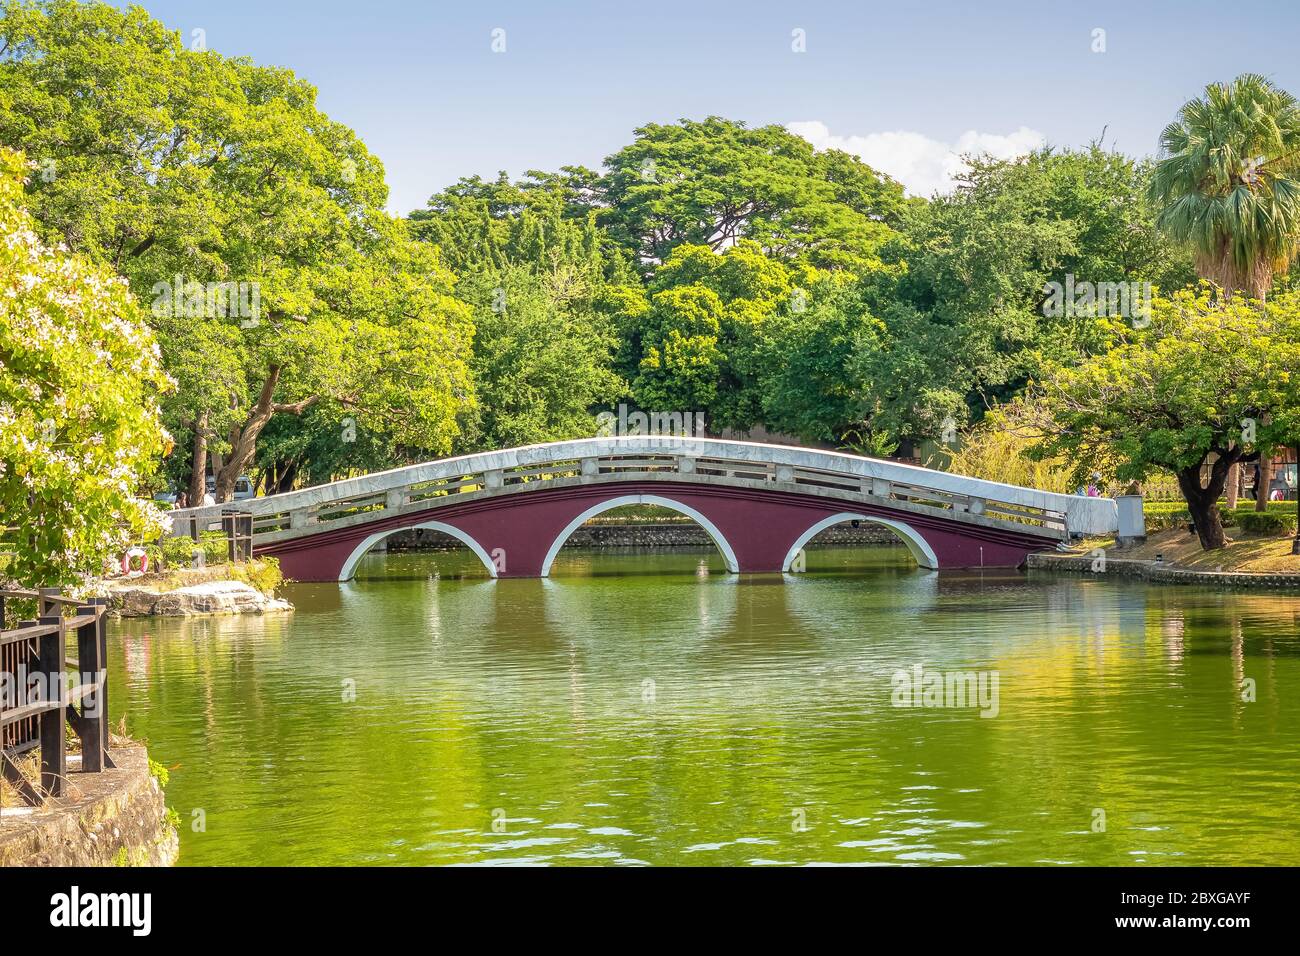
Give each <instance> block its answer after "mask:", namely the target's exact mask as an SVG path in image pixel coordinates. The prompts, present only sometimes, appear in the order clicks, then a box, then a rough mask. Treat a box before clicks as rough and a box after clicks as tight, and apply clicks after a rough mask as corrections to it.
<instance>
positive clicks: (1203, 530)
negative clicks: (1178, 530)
mask: <svg viewBox="0 0 1300 956" xmlns="http://www.w3.org/2000/svg"><path fill="white" fill-rule="evenodd" d="M1240 454H1241V453H1240V452H1234V453H1231V455H1232V457H1231V458H1229V457H1226V456H1223V455H1221V456H1220V457H1219V458H1218V459H1217V460H1216V461H1215V462H1214V464H1213V465H1212V466H1211V468H1210V481H1209V483H1208V484H1207V485H1205V486H1202V485H1201V467H1200V466H1199V465H1194V466H1192V467H1191V468H1184V469H1183V470H1182V471H1180V472H1178V488H1179V490H1181V491H1182V493H1183V499H1184V500H1185V501H1186V502H1187V510H1188V511H1189V512H1190V513H1191V516H1192V522H1193V523H1194V524H1195V525H1196V537H1197V538H1198V539H1200V542H1201V548H1202V549H1204V550H1206V551H1213V550H1215V549H1216V548H1222V547H1223V546H1224V545H1226V544H1227V543H1228V539H1227V536H1226V535H1225V534H1224V533H1223V519H1222V517H1221V516H1220V515H1219V497H1220V496H1221V495H1222V494H1223V485H1224V482H1225V481H1226V480H1227V477H1228V469H1229V468H1231V467H1232V464H1233V463H1234V462H1235V461H1237V459H1238V458H1239V457H1240Z"/></svg>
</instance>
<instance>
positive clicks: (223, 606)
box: [109, 581, 293, 617]
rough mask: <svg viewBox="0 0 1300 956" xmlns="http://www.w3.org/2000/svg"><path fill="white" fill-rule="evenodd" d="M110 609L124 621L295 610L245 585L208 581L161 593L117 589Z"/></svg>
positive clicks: (111, 599)
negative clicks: (157, 616)
mask: <svg viewBox="0 0 1300 956" xmlns="http://www.w3.org/2000/svg"><path fill="white" fill-rule="evenodd" d="M109 606H110V607H111V608H112V609H113V610H114V611H116V612H117V613H118V614H120V615H121V616H122V617H145V616H147V615H150V614H162V615H167V616H171V617H181V616H186V615H193V614H267V613H271V612H277V611H292V610H293V606H292V605H291V604H289V602H288V601H282V600H279V599H278V598H273V597H268V596H267V595H265V594H263V593H262V592H261V591H259V590H257V589H256V588H253V587H250V586H249V585H247V584H245V583H243V582H242V581H205V582H204V583H202V584H191V585H188V586H187V587H183V588H177V589H176V590H174V591H166V592H161V593H160V592H158V591H151V590H149V589H148V588H141V587H123V588H114V589H112V590H111V591H110V592H109Z"/></svg>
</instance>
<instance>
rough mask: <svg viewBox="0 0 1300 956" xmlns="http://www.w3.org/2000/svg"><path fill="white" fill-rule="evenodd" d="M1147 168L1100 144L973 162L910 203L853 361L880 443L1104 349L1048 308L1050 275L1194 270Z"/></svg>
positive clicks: (1185, 273)
mask: <svg viewBox="0 0 1300 956" xmlns="http://www.w3.org/2000/svg"><path fill="white" fill-rule="evenodd" d="M1149 172H1150V171H1149V168H1148V167H1147V166H1146V165H1145V164H1143V163H1138V162H1135V161H1134V160H1132V159H1130V158H1128V157H1125V156H1123V155H1121V154H1118V153H1114V152H1110V151H1107V150H1104V149H1102V148H1101V147H1100V146H1099V145H1093V146H1091V147H1089V148H1088V149H1085V150H1056V149H1051V148H1045V149H1042V150H1038V151H1036V152H1034V153H1031V154H1029V155H1028V156H1024V157H1021V158H1018V159H1014V160H994V159H988V158H976V159H974V160H973V161H972V162H971V164H970V169H969V170H968V172H967V173H966V174H964V176H963V177H962V178H961V180H960V181H959V183H958V186H957V189H956V190H954V191H953V192H952V193H951V194H948V195H943V196H938V197H936V198H935V200H934V201H933V202H931V203H929V204H928V205H925V206H917V207H915V208H913V209H912V210H911V211H910V213H909V215H908V218H907V220H906V221H905V223H904V224H903V227H902V230H903V233H904V237H903V238H902V239H900V240H897V241H895V242H892V243H890V244H889V245H888V246H887V247H886V248H885V249H884V250H883V252H882V255H883V257H884V259H885V260H886V262H887V263H889V264H890V265H891V266H893V268H886V269H880V270H876V271H874V272H872V273H871V274H870V275H869V276H867V277H866V279H865V280H864V282H863V306H864V308H865V309H866V310H867V311H868V312H870V313H871V314H873V315H875V316H877V317H878V318H880V320H881V321H882V322H883V323H884V326H885V327H884V330H883V332H882V334H881V335H880V336H879V338H878V340H876V343H875V347H874V348H870V349H865V350H863V351H862V352H860V353H859V354H858V355H857V356H856V357H855V359H854V361H853V362H851V363H850V374H851V375H852V377H853V378H855V379H857V380H860V381H862V382H864V383H865V385H866V394H865V401H866V408H867V416H868V419H867V427H868V429H869V430H870V431H871V432H872V433H874V434H876V435H878V436H881V438H880V439H879V440H880V442H881V443H882V444H889V442H890V441H892V442H895V443H897V442H899V441H904V440H906V439H918V438H938V437H939V435H940V429H941V428H942V426H943V424H944V423H945V422H946V421H948V420H949V419H951V422H952V423H954V424H961V423H963V422H964V421H967V420H971V419H977V418H978V417H979V416H980V415H981V414H982V413H983V410H984V409H986V408H988V407H991V406H992V405H994V404H1000V403H1003V402H1006V401H1008V400H1010V399H1011V398H1013V397H1014V396H1015V395H1017V394H1019V393H1020V392H1021V391H1022V390H1023V389H1024V387H1025V385H1026V383H1027V382H1028V381H1029V379H1030V378H1031V377H1032V376H1033V375H1034V374H1036V372H1037V371H1038V370H1039V369H1040V368H1041V365H1042V362H1043V361H1044V360H1045V359H1051V360H1054V361H1058V362H1067V363H1068V362H1071V361H1075V360H1077V358H1078V357H1080V356H1082V355H1085V354H1088V353H1089V352H1091V351H1095V350H1096V349H1097V348H1099V347H1101V346H1102V345H1103V344H1104V343H1103V340H1102V338H1101V337H1100V336H1099V334H1098V331H1097V326H1096V323H1095V322H1093V321H1092V318H1091V312H1090V311H1088V310H1081V311H1079V312H1074V311H1072V310H1065V311H1063V313H1062V314H1060V315H1053V314H1051V310H1050V309H1047V308H1045V305H1046V303H1047V300H1048V294H1049V288H1050V286H1049V283H1057V284H1064V283H1065V282H1066V281H1067V279H1070V278H1071V277H1072V278H1073V280H1074V281H1077V282H1079V283H1093V284H1094V285H1100V284H1102V283H1132V282H1138V283H1142V282H1150V283H1152V285H1153V286H1156V287H1160V288H1166V289H1174V288H1181V287H1182V286H1183V285H1185V284H1186V283H1187V282H1189V281H1192V280H1193V279H1194V278H1195V276H1194V273H1193V272H1192V270H1191V268H1190V262H1189V260H1188V257H1187V256H1186V255H1185V254H1183V253H1182V252H1181V250H1179V249H1178V248H1177V247H1176V246H1175V245H1174V244H1173V243H1171V242H1170V241H1168V240H1167V239H1165V238H1164V237H1162V236H1161V234H1160V233H1159V232H1158V231H1157V230H1156V228H1155V222H1154V220H1155V211H1154V208H1153V207H1152V206H1151V204H1150V203H1149V202H1147V199H1146V191H1147V188H1146V187H1147V177H1148V176H1149ZM1092 311H1095V309H1094V310H1092ZM884 436H888V440H886V438H885V437H884Z"/></svg>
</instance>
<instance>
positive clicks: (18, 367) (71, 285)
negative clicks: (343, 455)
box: [0, 148, 171, 586]
mask: <svg viewBox="0 0 1300 956" xmlns="http://www.w3.org/2000/svg"><path fill="white" fill-rule="evenodd" d="M26 168H27V163H26V162H25V161H24V159H23V157H22V156H21V155H20V154H18V153H16V152H13V151H12V150H7V149H2V148H0V579H9V580H11V581H14V582H18V583H21V584H23V585H27V586H51V585H55V584H63V583H70V582H72V581H74V580H76V579H77V578H78V577H80V576H84V575H86V574H88V573H94V572H98V571H100V570H102V568H103V566H104V562H105V561H106V560H109V559H113V558H116V557H117V556H119V555H120V554H121V553H122V551H123V550H124V549H125V548H127V547H129V546H130V545H131V544H133V543H135V542H138V541H142V540H152V539H154V538H156V537H157V536H158V535H159V534H161V533H163V532H164V531H165V530H166V525H167V522H168V519H167V518H166V516H165V515H164V514H163V512H161V511H159V510H158V508H157V507H155V506H154V505H153V504H152V503H151V502H149V501H142V500H139V499H137V498H135V496H134V494H133V493H134V491H135V489H136V487H137V485H138V484H139V482H140V478H141V476H142V475H146V474H148V473H150V472H151V471H152V470H153V467H154V463H155V462H156V461H157V459H158V458H159V457H160V456H161V455H162V453H163V451H164V447H165V446H166V444H167V443H168V442H169V441H170V439H169V437H168V435H167V433H166V431H165V430H164V429H163V427H162V422H161V418H160V415H159V409H158V402H157V399H156V396H157V394H158V393H159V392H160V391H163V390H166V389H168V388H170V387H171V383H170V380H169V378H168V377H167V375H166V373H165V372H164V371H163V369H162V365H161V363H160V361H159V355H158V346H157V344H156V343H155V341H154V338H153V334H152V332H151V331H150V330H149V327H148V325H146V324H145V322H144V319H143V316H142V314H141V312H140V309H139V307H138V306H137V304H136V301H135V299H134V298H133V297H132V295H131V293H130V292H129V290H128V288H127V284H126V281H125V280H123V279H122V278H120V277H118V276H116V275H114V274H113V273H112V272H111V271H109V270H107V269H104V268H101V267H98V266H94V265H91V264H89V263H87V262H86V261H84V260H82V259H80V258H78V257H76V256H74V255H71V254H69V253H68V251H67V250H66V248H64V247H62V246H59V247H53V248H52V247H50V246H47V245H45V244H44V243H43V242H41V241H40V239H38V238H37V235H36V233H35V232H34V231H33V229H32V221H31V218H30V216H29V215H28V214H27V212H26V211H25V210H24V208H23V206H22V200H23V183H24V181H25V180H24V174H25V172H26Z"/></svg>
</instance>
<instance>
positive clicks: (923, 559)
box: [781, 511, 939, 571]
mask: <svg viewBox="0 0 1300 956" xmlns="http://www.w3.org/2000/svg"><path fill="white" fill-rule="evenodd" d="M842 521H873V522H875V523H876V524H880V525H884V526H885V527H886V528H889V529H890V530H891V531H893V532H894V534H896V535H898V536H899V537H900V538H902V540H903V544H905V545H907V550H908V551H910V552H912V557H914V558H915V559H916V563H917V564H919V565H920V566H921V567H923V568H927V569H929V570H932V571H937V570H938V569H939V556H938V555H936V554H935V553H934V548H932V547H930V545H929V542H927V541H926V540H925V539H924V538H923V537H921V535H920V534H918V533H917V531H916V529H915V528H913V527H912V526H911V525H908V524H904V523H903V522H901V521H894V520H892V519H891V518H877V517H874V516H872V515H864V514H859V513H858V512H856V511H841V512H840V513H839V514H836V515H831V516H830V517H827V518H822V520H821V521H818V522H817V523H816V524H814V525H813V526H812V527H811V528H809V529H808V530H807V531H805V532H804V533H803V534H801V535H799V539H798V540H797V541H795V543H794V544H792V545H791V546H790V550H789V551H788V552H786V555H785V562H784V563H783V564H782V565H781V570H782V571H789V570H790V565H791V564H793V563H794V559H795V558H796V557H797V556H798V554H799V552H800V551H801V550H803V546H804V545H805V544H807V543H808V542H809V541H811V540H812V539H813V538H814V537H815V536H816V535H817V534H818V533H819V532H821V531H825V530H826V529H827V528H829V527H831V526H832V525H837V524H839V523H840V522H842Z"/></svg>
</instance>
